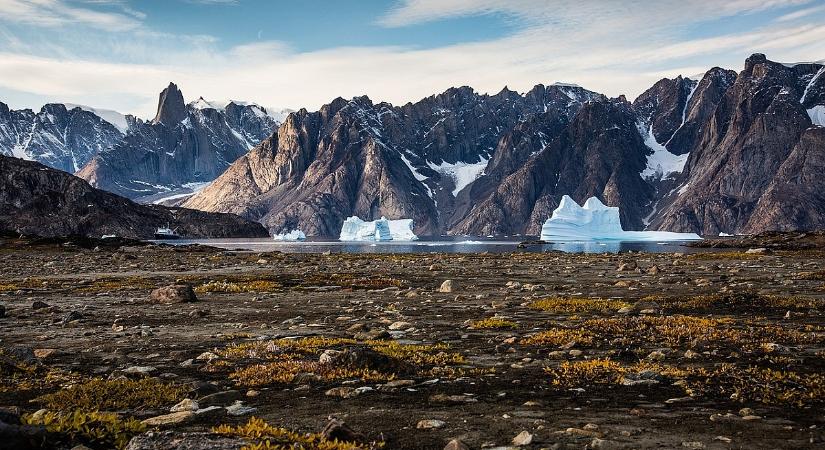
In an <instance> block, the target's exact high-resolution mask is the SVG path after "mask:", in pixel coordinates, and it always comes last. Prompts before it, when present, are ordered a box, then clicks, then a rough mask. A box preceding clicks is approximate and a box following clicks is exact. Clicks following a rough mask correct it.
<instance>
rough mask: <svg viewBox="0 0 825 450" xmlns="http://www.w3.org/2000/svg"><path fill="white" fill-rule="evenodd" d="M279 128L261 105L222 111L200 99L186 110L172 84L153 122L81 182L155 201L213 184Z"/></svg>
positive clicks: (138, 126) (103, 155)
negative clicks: (234, 162)
mask: <svg viewBox="0 0 825 450" xmlns="http://www.w3.org/2000/svg"><path fill="white" fill-rule="evenodd" d="M276 126H277V122H276V120H275V118H273V117H271V116H270V115H268V114H267V112H266V110H265V109H263V108H262V107H260V106H257V105H245V104H243V105H242V104H238V103H234V102H232V103H229V104H228V105H226V106H225V107H223V106H220V107H219V106H215V105H212V104H209V103H207V102H205V101H204V100H203V99H202V98H201V99H199V100H198V101H196V102H193V103H190V104H189V105H186V104H184V100H183V94H182V93H181V92H180V90H179V89H178V88H177V86H176V85H175V84H174V83H170V84H169V86H168V87H167V88H166V89H165V90H164V91H163V92H162V93H161V94H160V99H159V101H158V112H157V115H156V116H155V119H154V120H152V121H151V122H137V123H135V125H133V126H132V127H130V129H129V133H128V134H127V135H126V136H125V137H124V138H123V139H122V140H120V141H118V142H117V143H115V144H114V145H112V146H111V147H110V148H107V149H105V150H104V151H102V152H100V153H99V154H98V155H97V156H96V157H95V158H94V159H92V160H91V161H90V162H89V163H88V164H87V165H86V166H85V167H83V169H82V170H81V171H79V172H78V176H80V177H81V178H83V179H85V180H87V181H89V183H90V184H91V185H92V186H95V187H97V188H100V189H104V190H107V191H109V192H113V193H116V194H118V195H122V196H124V197H128V198H132V199H136V200H138V201H147V202H148V201H156V200H159V199H161V198H164V197H165V196H172V195H174V194H177V193H179V192H180V191H181V190H182V189H185V188H191V187H192V186H193V185H195V184H198V183H206V182H209V181H212V180H213V179H215V177H217V176H218V175H220V174H221V173H223V172H224V171H225V170H226V168H227V167H229V165H230V164H231V163H232V162H233V161H235V160H236V159H237V158H238V157H240V156H242V155H243V154H245V153H246V152H247V151H249V149H251V148H252V147H253V146H255V145H257V144H258V143H260V142H261V141H262V140H263V139H265V138H266V137H267V136H269V135H270V134H271V133H272V131H273V130H274V129H275V127H276ZM186 192H191V190H189V191H186Z"/></svg>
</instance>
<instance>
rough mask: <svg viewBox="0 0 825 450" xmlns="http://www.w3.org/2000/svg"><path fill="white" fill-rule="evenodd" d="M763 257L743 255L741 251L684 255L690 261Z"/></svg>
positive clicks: (754, 254) (743, 259)
mask: <svg viewBox="0 0 825 450" xmlns="http://www.w3.org/2000/svg"><path fill="white" fill-rule="evenodd" d="M763 256H764V255H760V254H758V253H745V252H743V251H731V252H698V253H691V254H689V255H686V257H687V258H688V259H692V260H702V261H706V260H726V259H727V260H742V261H745V260H752V259H759V258H762V257H763Z"/></svg>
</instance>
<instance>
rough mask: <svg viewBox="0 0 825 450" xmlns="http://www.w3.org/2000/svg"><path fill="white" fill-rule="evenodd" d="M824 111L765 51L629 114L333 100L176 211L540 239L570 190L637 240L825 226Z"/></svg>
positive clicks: (545, 106) (501, 103) (816, 75)
mask: <svg viewBox="0 0 825 450" xmlns="http://www.w3.org/2000/svg"><path fill="white" fill-rule="evenodd" d="M823 105H825V76H823V66H822V64H816V63H808V64H796V65H792V66H786V65H783V64H780V63H776V62H772V61H769V60H768V59H767V58H766V57H765V56H764V55H762V54H755V55H753V56H751V57H750V58H748V59H747V61H746V62H745V66H744V70H742V71H741V72H739V73H736V72H734V71H731V70H725V69H721V68H713V69H711V70H709V71H708V72H707V73H706V74H705V75H704V76H703V77H702V78H701V79H700V80H692V79H687V78H682V77H677V78H675V79H664V80H661V81H659V82H658V83H656V84H655V85H654V86H652V87H651V88H650V89H648V90H647V91H646V92H644V93H643V94H641V95H640V96H639V97H638V98H637V99H636V100H635V101H634V102H632V103H631V102H629V101H628V100H627V99H625V98H624V97H623V96H622V97H618V98H608V97H606V96H604V95H601V94H598V93H595V92H592V91H588V90H586V89H583V88H581V87H578V86H574V85H552V86H543V85H537V86H536V87H534V88H533V89H531V90H530V91H529V92H527V93H524V94H519V93H517V92H513V91H511V90H508V89H506V88H505V89H503V90H502V91H501V92H499V93H497V94H495V95H483V94H478V93H476V92H474V91H473V90H472V89H470V88H468V87H461V88H453V89H449V90H447V91H446V92H444V93H442V94H439V95H435V96H432V97H428V98H426V99H423V100H421V101H419V102H416V103H408V104H406V105H403V106H393V105H390V104H387V103H373V102H372V101H371V100H370V99H369V98H367V97H357V98H354V99H351V100H344V99H341V98H338V99H335V100H333V101H332V102H330V103H329V104H327V105H325V106H323V107H322V108H321V109H320V110H319V111H317V112H308V111H306V110H300V111H297V112H295V113H293V114H290V115H289V116H288V117H287V118H286V120H285V121H284V123H283V124H281V126H280V127H279V128H278V130H277V132H275V133H273V134H272V135H271V136H270V137H268V138H267V139H266V140H264V141H263V142H262V143H261V144H260V145H259V146H258V147H256V148H254V149H253V150H252V151H250V152H249V153H248V154H246V155H244V156H242V157H241V158H239V159H238V160H237V161H235V162H234V163H233V164H232V165H231V166H230V167H229V168H228V169H227V170H226V171H225V172H224V173H223V174H222V175H221V176H220V177H218V178H217V179H216V180H215V181H214V182H213V183H211V184H210V185H209V186H208V187H207V188H205V189H204V190H203V191H201V192H199V193H198V194H197V195H195V196H193V197H192V198H190V199H188V200H187V201H186V202H185V203H184V205H185V206H187V207H191V208H196V209H203V210H206V211H222V212H233V213H236V214H240V215H242V216H244V217H247V218H250V219H253V220H257V221H260V222H261V223H263V224H264V225H265V226H266V227H267V228H268V229H269V230H270V231H272V232H282V231H286V230H289V229H293V228H300V229H301V230H303V231H304V232H305V233H307V234H308V235H322V236H334V235H336V233H337V232H338V230H339V229H340V224H341V223H342V222H343V220H344V218H346V217H347V216H350V215H357V216H359V217H361V218H363V219H374V218H378V217H380V216H386V217H388V218H402V217H403V218H411V219H414V221H415V225H416V227H415V231H416V232H417V233H419V234H424V235H437V234H470V235H513V234H537V233H538V230H539V229H540V226H541V223H542V222H543V221H544V220H546V218H547V217H549V216H550V214H551V212H552V210H553V209H554V208H555V207H556V206H557V205H558V202H559V200H560V198H561V196H562V195H564V194H569V195H571V196H572V197H573V198H574V199H575V200H576V201H579V202H582V201H584V200H585V199H587V198H589V197H591V196H595V197H598V198H600V199H602V200H603V201H604V202H605V203H606V204H609V205H611V206H618V207H619V208H620V210H621V220H622V225H623V226H624V228H625V229H630V230H634V229H643V228H648V229H660V230H670V231H684V232H697V233H702V234H718V233H722V232H724V233H745V232H758V231H764V230H772V229H779V230H789V229H811V228H822V227H823V226H825V197H823V194H822V192H825V189H823V188H825V185H823V181H822V180H821V179H818V177H816V174H817V173H818V172H820V171H821V170H822V169H823V160H825V128H823V127H825V123H823V122H822V120H821V117H822V113H823V111H825V106H823Z"/></svg>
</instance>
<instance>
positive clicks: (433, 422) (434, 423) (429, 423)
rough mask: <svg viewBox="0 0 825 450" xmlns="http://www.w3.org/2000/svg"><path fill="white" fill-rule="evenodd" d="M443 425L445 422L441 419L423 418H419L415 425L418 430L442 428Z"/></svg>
mask: <svg viewBox="0 0 825 450" xmlns="http://www.w3.org/2000/svg"><path fill="white" fill-rule="evenodd" d="M444 425H447V423H446V422H444V421H443V420H438V419H424V420H419V421H418V425H416V426H415V427H416V428H418V429H419V430H429V429H438V428H444Z"/></svg>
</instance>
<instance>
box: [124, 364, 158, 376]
mask: <svg viewBox="0 0 825 450" xmlns="http://www.w3.org/2000/svg"><path fill="white" fill-rule="evenodd" d="M157 370H158V368H157V367H152V366H132V367H127V368H125V369H123V373H125V374H126V375H141V376H144V377H146V376H149V374H151V373H152V372H155V371H157Z"/></svg>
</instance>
